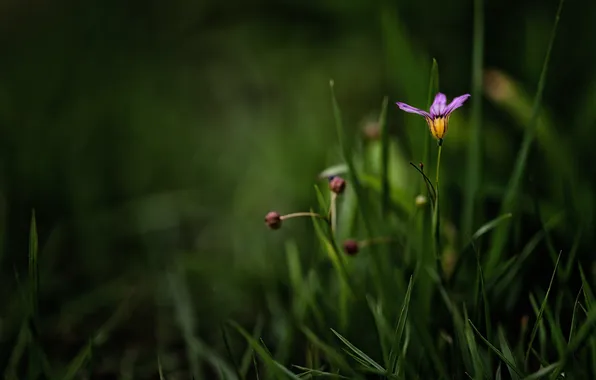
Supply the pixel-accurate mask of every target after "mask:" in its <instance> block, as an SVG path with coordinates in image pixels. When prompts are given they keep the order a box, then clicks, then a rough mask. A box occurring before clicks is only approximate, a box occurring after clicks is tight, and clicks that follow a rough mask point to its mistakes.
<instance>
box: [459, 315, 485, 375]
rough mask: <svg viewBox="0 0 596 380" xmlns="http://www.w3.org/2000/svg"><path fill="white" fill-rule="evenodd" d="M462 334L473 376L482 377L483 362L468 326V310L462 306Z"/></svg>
mask: <svg viewBox="0 0 596 380" xmlns="http://www.w3.org/2000/svg"><path fill="white" fill-rule="evenodd" d="M464 336H465V338H466V345H467V347H468V350H469V351H470V359H472V368H473V369H474V378H475V379H482V378H483V376H482V375H483V372H484V364H483V362H482V358H481V357H480V354H479V352H478V346H477V345H476V339H474V333H473V332H472V329H471V328H470V319H469V318H468V312H467V311H466V309H465V307H464Z"/></svg>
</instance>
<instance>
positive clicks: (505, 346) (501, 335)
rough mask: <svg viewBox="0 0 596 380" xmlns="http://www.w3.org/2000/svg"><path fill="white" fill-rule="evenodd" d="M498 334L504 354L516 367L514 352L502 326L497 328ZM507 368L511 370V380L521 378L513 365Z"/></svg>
mask: <svg viewBox="0 0 596 380" xmlns="http://www.w3.org/2000/svg"><path fill="white" fill-rule="evenodd" d="M497 335H498V336H499V344H500V345H501V351H502V352H503V356H505V357H506V358H507V360H509V361H510V362H511V363H513V365H514V366H515V367H517V363H516V362H515V358H514V357H513V353H512V352H511V348H510V347H509V343H507V338H505V333H504V332H503V329H502V328H501V326H499V328H498V329H497ZM507 369H508V370H509V374H510V375H511V380H519V379H520V376H519V375H518V374H517V372H515V370H514V368H513V367H510V366H509V365H507Z"/></svg>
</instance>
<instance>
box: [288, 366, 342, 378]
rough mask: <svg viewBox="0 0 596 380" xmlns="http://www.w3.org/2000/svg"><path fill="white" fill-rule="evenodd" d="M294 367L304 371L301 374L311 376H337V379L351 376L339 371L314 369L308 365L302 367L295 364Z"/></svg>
mask: <svg viewBox="0 0 596 380" xmlns="http://www.w3.org/2000/svg"><path fill="white" fill-rule="evenodd" d="M292 367H294V368H297V369H299V370H301V371H304V372H302V373H301V374H300V376H301V377H302V376H307V375H308V376H311V377H333V378H337V379H349V377H346V376H342V375H340V374H337V373H331V372H325V371H321V370H318V369H313V368H306V367H302V366H299V365H296V364H293V365H292Z"/></svg>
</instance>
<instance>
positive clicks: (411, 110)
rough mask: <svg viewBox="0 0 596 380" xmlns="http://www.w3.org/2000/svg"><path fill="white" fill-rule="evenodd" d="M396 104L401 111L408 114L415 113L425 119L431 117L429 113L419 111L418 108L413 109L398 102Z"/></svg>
mask: <svg viewBox="0 0 596 380" xmlns="http://www.w3.org/2000/svg"><path fill="white" fill-rule="evenodd" d="M395 104H397V106H398V107H399V109H400V110H402V111H406V112H409V113H415V114H417V115H421V116H424V117H430V115H429V113H428V112H426V111H423V110H421V109H418V108H416V107H412V106H410V105H407V104H406V103H401V102H397V103H395Z"/></svg>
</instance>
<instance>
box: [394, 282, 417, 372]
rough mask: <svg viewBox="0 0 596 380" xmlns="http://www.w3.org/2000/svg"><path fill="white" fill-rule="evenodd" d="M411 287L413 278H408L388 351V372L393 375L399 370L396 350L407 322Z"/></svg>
mask: <svg viewBox="0 0 596 380" xmlns="http://www.w3.org/2000/svg"><path fill="white" fill-rule="evenodd" d="M413 286H414V278H413V276H410V281H409V282H408V289H407V290H406V295H405V296H404V301H403V303H402V307H401V311H400V312H399V317H398V319H397V324H396V325H395V333H394V334H393V341H392V344H391V350H390V351H389V363H390V367H389V371H390V372H391V373H393V374H397V371H398V369H399V367H398V359H399V357H400V353H399V351H398V350H399V347H400V346H401V344H402V336H403V333H404V329H405V327H406V322H407V320H408V310H409V308H410V299H411V297H412V288H413Z"/></svg>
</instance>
